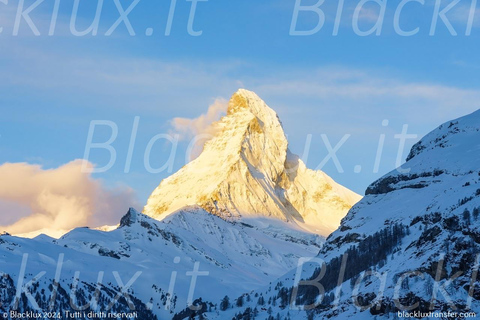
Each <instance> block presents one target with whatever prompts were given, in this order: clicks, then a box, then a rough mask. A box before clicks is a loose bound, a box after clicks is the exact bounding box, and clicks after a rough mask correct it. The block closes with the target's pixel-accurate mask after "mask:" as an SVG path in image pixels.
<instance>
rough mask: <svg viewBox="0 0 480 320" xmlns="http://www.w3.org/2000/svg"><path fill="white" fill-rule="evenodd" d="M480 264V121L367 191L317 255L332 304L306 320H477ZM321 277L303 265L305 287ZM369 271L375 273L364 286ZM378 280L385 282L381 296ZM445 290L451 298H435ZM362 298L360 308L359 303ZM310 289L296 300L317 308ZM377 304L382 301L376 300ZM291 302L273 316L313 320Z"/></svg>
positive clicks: (440, 137)
mask: <svg viewBox="0 0 480 320" xmlns="http://www.w3.org/2000/svg"><path fill="white" fill-rule="evenodd" d="M344 253H346V254H348V256H346V257H347V260H346V261H347V262H346V268H345V272H344V277H343V281H344V283H343V284H342V285H341V292H342V295H341V297H339V298H338V301H339V305H338V306H337V307H335V306H334V303H333V301H334V300H335V298H337V297H336V296H335V295H336V294H337V293H338V292H340V291H339V288H338V287H337V281H338V279H339V275H340V273H339V270H340V269H341V268H340V263H341V261H342V258H343V257H345V256H343V254H344ZM478 254H480V111H477V112H475V113H473V114H470V115H468V116H465V117H462V118H459V119H457V120H453V121H450V122H447V123H445V124H443V125H441V126H440V127H438V128H437V129H435V130H434V131H432V132H431V133H429V134H428V135H427V136H425V137H424V138H423V139H422V140H421V141H420V142H419V143H417V144H416V145H415V146H414V147H413V148H412V150H411V152H410V155H409V156H408V161H407V162H406V163H405V164H404V165H403V166H402V167H401V168H398V169H396V170H394V171H392V172H390V173H388V174H387V175H385V176H384V177H382V178H381V179H379V180H378V181H376V182H374V183H372V184H371V185H370V186H369V187H368V189H367V191H366V196H365V197H364V198H363V199H362V200H361V201H360V202H359V203H357V204H356V205H355V206H354V207H353V208H352V209H351V210H350V211H349V213H348V214H347V216H346V217H345V218H344V219H343V220H342V223H341V226H340V228H339V229H338V230H336V231H335V232H333V233H332V234H331V235H330V236H329V237H328V238H327V241H326V243H325V245H324V246H323V247H322V249H321V251H320V253H319V255H318V257H319V258H320V259H322V260H323V261H325V263H326V264H325V267H326V269H325V270H326V273H325V275H324V276H323V278H322V279H321V280H320V281H319V282H320V283H321V284H322V285H323V286H324V288H325V291H326V298H325V299H324V300H323V302H322V305H321V306H319V307H318V308H316V309H315V310H312V311H310V312H309V313H311V317H312V318H313V319H328V318H332V319H333V318H335V319H370V318H372V316H373V315H376V316H377V319H383V318H390V319H391V318H392V317H393V318H395V313H396V312H397V311H398V310H399V309H398V308H399V305H404V306H413V305H415V304H417V303H418V304H417V307H416V308H414V310H417V311H422V312H428V311H431V310H430V308H431V307H432V306H433V307H432V308H433V310H432V311H438V310H443V311H445V310H450V311H458V312H460V311H468V310H472V311H475V312H476V313H477V314H479V313H480V286H479V285H478V284H479V283H478V278H477V273H476V270H478V263H479V260H478V259H479V256H478ZM316 268H319V265H318V264H317V263H312V264H311V265H308V264H306V265H305V266H304V268H303V272H302V278H303V279H306V278H307V279H308V278H311V277H312V279H314V278H316V276H317V275H318V272H316V271H315V269H316ZM367 271H375V272H377V273H375V275H374V276H366V277H363V275H365V273H364V272H367ZM408 272H410V273H408ZM413 272H417V273H413ZM377 276H379V277H380V278H382V279H384V281H385V282H384V283H385V286H384V287H382V284H381V283H380V280H379V279H378V278H377ZM402 276H403V277H402ZM362 277H363V278H362ZM294 278H295V271H292V272H290V273H289V274H287V275H285V276H283V277H282V278H280V279H279V280H278V281H275V282H274V283H277V282H279V283H282V285H277V288H276V290H272V291H271V292H270V291H269V289H265V290H261V291H258V292H257V293H258V294H263V295H264V296H265V300H267V299H270V298H272V299H277V297H279V296H284V297H285V296H288V294H287V293H291V292H292V291H291V290H292V286H293V279H294ZM399 279H400V280H401V281H400V284H399ZM450 280H451V281H450ZM358 281H359V282H358ZM436 281H437V283H438V286H436V285H435V283H436ZM357 282H358V283H359V285H358V287H356V283H357ZM443 286H444V287H445V290H443V289H442V290H443V291H441V290H439V289H438V288H443ZM396 287H397V288H398V291H397V292H398V298H395V290H396V289H395V288H396ZM355 288H356V289H357V292H358V299H356V300H353V299H352V295H353V294H354V293H355V290H354V289H355ZM303 289H304V290H302V288H301V290H299V295H298V300H297V302H298V303H299V304H306V305H309V304H311V303H314V302H315V298H316V297H317V295H318V290H317V289H316V288H315V287H312V286H310V287H308V286H307V287H303ZM437 289H438V290H437ZM380 295H383V299H382V300H381V301H379V300H378V299H377V300H375V298H376V297H379V296H380ZM469 296H471V297H472V298H469ZM285 301H287V302H285ZM285 301H284V302H283V306H280V308H279V307H278V306H279V303H278V301H277V307H276V308H275V307H274V306H272V308H274V311H273V312H274V314H275V313H277V312H279V313H280V314H281V315H282V316H284V317H285V316H286V314H287V312H290V315H291V316H292V319H293V318H298V319H301V318H306V313H305V311H295V310H288V308H285V309H284V308H282V307H285V306H286V304H285V303H287V304H288V303H289V301H290V300H289V296H288V299H286V300H285ZM354 301H356V303H358V304H357V305H355V302H354ZM469 301H470V302H469ZM377 302H378V303H377ZM370 303H372V304H373V306H369V304H370ZM247 307H251V308H253V307H255V306H254V305H247V306H244V307H243V310H245V308H247ZM267 308H268V306H267ZM455 308H456V309H455ZM231 312H232V314H235V313H238V312H239V310H238V309H237V310H232V311H231ZM240 312H243V311H240ZM223 316H224V317H225V316H230V315H225V314H224V315H223ZM263 316H264V315H263V314H260V315H259V317H263ZM265 316H267V315H266V314H265ZM213 318H215V317H213ZM220 318H221V317H220ZM220 318H219V319H220Z"/></svg>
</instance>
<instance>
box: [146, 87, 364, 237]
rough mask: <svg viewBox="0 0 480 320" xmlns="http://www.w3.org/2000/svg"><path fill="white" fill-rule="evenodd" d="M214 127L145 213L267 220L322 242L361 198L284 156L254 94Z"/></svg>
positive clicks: (273, 118) (277, 127) (274, 120)
mask: <svg viewBox="0 0 480 320" xmlns="http://www.w3.org/2000/svg"><path fill="white" fill-rule="evenodd" d="M214 128H215V131H216V132H217V133H216V134H215V135H214V137H213V138H212V139H211V140H209V141H208V142H207V143H206V145H205V147H204V150H203V152H202V153H201V154H200V156H199V157H198V158H197V159H195V160H194V161H192V162H191V163H189V164H188V165H186V166H185V167H183V168H182V169H181V170H180V171H178V172H177V173H175V174H174V175H172V176H170V177H169V178H167V179H165V180H163V181H162V183H161V184H160V186H159V187H158V188H157V189H155V190H154V191H153V193H152V195H151V196H150V198H149V199H148V202H147V205H146V206H145V209H144V213H145V214H147V215H149V216H151V217H154V218H156V219H159V220H161V219H163V218H164V217H167V216H168V215H170V214H171V213H173V212H175V211H177V210H178V209H181V208H183V207H185V206H189V205H198V206H200V207H202V208H203V209H205V210H206V211H207V212H210V213H212V214H215V215H217V216H219V217H222V218H224V219H235V218H238V217H259V216H260V217H262V216H267V217H271V218H276V219H280V220H283V221H288V222H290V223H293V224H296V225H299V226H301V227H302V228H304V229H305V230H309V231H312V232H314V233H318V234H320V235H323V236H325V237H326V236H328V235H329V234H330V233H331V232H332V231H334V230H335V229H337V228H338V226H339V224H340V220H341V219H342V218H343V217H344V216H345V214H346V212H347V211H348V209H350V208H351V207H352V205H354V204H355V203H356V202H358V201H359V200H360V199H361V197H360V196H359V195H358V194H356V193H354V192H352V191H350V190H348V189H346V188H345V187H343V186H341V185H339V184H337V183H336V182H335V181H333V180H332V179H331V178H330V177H329V176H327V175H326V174H325V173H324V172H322V171H313V170H309V169H307V168H306V167H305V164H304V163H303V162H302V160H300V159H299V158H298V157H297V156H295V155H293V154H292V153H291V152H290V151H289V149H288V141H287V139H286V137H285V133H284V132H283V128H282V125H281V123H280V120H279V119H278V116H277V114H276V113H275V111H273V110H272V109H270V108H269V107H268V106H267V105H266V104H265V102H263V101H262V100H261V99H260V98H259V97H258V96H257V95H256V94H255V93H253V92H251V91H247V90H243V89H241V90H239V91H238V92H236V93H235V94H234V95H233V97H232V98H231V100H230V102H229V105H228V110H227V115H226V116H225V117H223V118H222V119H221V120H220V121H219V122H217V123H215V124H214ZM192 182H194V183H192ZM186 186H188V187H186Z"/></svg>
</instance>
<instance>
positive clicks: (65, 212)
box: [0, 160, 138, 235]
mask: <svg viewBox="0 0 480 320" xmlns="http://www.w3.org/2000/svg"><path fill="white" fill-rule="evenodd" d="M82 163H83V160H75V161H72V162H70V163H67V164H65V165H62V166H61V167H58V168H55V169H48V170H47V169H43V168H42V167H41V166H39V165H32V164H28V163H5V164H3V165H0V177H1V179H0V200H1V201H0V211H1V212H2V215H9V217H8V219H5V217H4V218H3V219H2V220H1V221H2V222H1V223H5V222H6V221H10V222H11V221H12V220H13V218H12V216H14V217H17V219H16V221H15V222H13V223H10V224H8V225H5V226H1V227H0V230H1V231H7V232H9V233H11V234H32V235H34V234H35V233H39V232H40V231H42V232H44V233H47V234H50V235H58V234H59V233H61V232H65V231H68V230H70V229H73V228H75V227H80V226H100V225H104V224H117V223H118V220H119V218H120V216H121V215H122V214H123V213H125V212H126V210H127V209H128V207H129V206H138V203H137V202H136V200H135V194H134V192H133V190H131V189H130V188H128V187H118V188H115V189H109V188H106V187H105V186H104V185H103V184H102V182H101V180H98V179H94V178H92V177H91V176H90V174H89V173H87V172H82ZM88 166H90V167H91V166H92V164H90V163H88ZM12 204H16V205H17V207H18V208H29V210H30V212H29V214H28V215H26V216H25V212H22V213H21V214H17V213H16V212H14V211H12V208H13V210H14V208H15V206H12ZM23 211H24V210H23ZM22 216H23V217H22Z"/></svg>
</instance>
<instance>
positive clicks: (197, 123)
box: [171, 98, 228, 140]
mask: <svg viewBox="0 0 480 320" xmlns="http://www.w3.org/2000/svg"><path fill="white" fill-rule="evenodd" d="M227 106H228V102H227V101H226V100H225V99H224V98H217V99H215V102H214V103H213V104H211V105H210V106H209V107H208V110H207V112H206V113H205V114H202V115H200V116H199V117H197V118H193V119H190V118H174V119H173V120H172V121H171V125H172V128H173V130H174V131H175V132H176V133H178V134H179V135H180V139H182V140H188V139H192V138H193V137H195V136H197V135H203V134H206V135H214V134H215V132H216V131H217V128H216V126H215V125H214V123H215V122H216V121H218V120H220V118H221V117H222V116H223V115H225V114H226V112H227Z"/></svg>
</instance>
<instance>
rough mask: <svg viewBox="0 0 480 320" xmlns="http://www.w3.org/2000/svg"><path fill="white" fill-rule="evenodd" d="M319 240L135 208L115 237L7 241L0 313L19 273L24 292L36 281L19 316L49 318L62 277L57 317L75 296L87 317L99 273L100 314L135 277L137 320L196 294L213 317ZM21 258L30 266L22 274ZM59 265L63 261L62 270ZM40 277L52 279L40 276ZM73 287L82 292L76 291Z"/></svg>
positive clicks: (2, 240)
mask: <svg viewBox="0 0 480 320" xmlns="http://www.w3.org/2000/svg"><path fill="white" fill-rule="evenodd" d="M322 241H323V239H322V238H321V237H319V236H316V235H312V234H309V233H305V232H303V231H301V230H294V229H292V228H290V227H287V226H286V223H285V222H282V221H278V220H272V219H268V218H265V219H261V220H252V221H250V220H248V219H247V220H242V221H238V222H235V223H232V222H227V221H224V220H222V219H220V218H218V217H216V216H213V215H211V214H209V213H207V212H205V211H204V210H203V209H201V208H198V207H191V208H185V209H183V210H182V211H179V212H177V213H175V214H174V215H171V216H170V217H169V218H167V219H165V220H163V221H161V222H160V221H156V220H154V219H151V218H150V217H148V216H145V215H143V214H141V213H139V212H136V211H135V210H134V209H130V210H129V212H128V213H127V214H126V215H125V216H124V217H123V218H122V221H121V223H120V225H119V227H118V229H116V230H114V231H110V232H103V231H99V230H92V229H88V228H79V229H75V230H73V231H71V232H70V233H68V234H66V235H64V236H63V237H62V238H60V239H58V240H55V239H52V238H48V237H46V236H39V237H37V238H35V239H22V238H17V237H12V236H9V235H3V236H0V266H1V270H0V274H2V275H3V277H0V297H1V302H2V305H1V306H0V308H2V309H3V310H0V311H4V310H11V308H13V306H14V305H15V295H16V290H17V288H18V283H19V279H22V277H21V275H23V276H24V277H23V278H24V280H23V284H24V285H28V282H29V281H31V280H32V279H33V278H34V277H36V278H37V279H36V280H38V281H36V280H33V281H32V283H31V286H30V288H26V287H25V288H24V289H25V290H23V291H22V292H21V294H20V299H19V300H20V304H19V306H18V308H17V310H20V311H25V310H35V308H36V307H38V308H39V309H41V310H43V311H47V310H48V308H49V301H50V299H51V296H52V292H54V290H53V287H52V285H53V284H54V279H55V275H56V273H57V270H60V273H59V278H58V279H59V280H60V281H59V283H60V289H59V290H58V292H59V293H58V295H57V296H59V299H60V300H58V301H57V302H55V306H54V308H53V310H56V311H58V310H72V307H71V304H70V301H69V300H70V295H73V296H74V297H75V299H74V304H73V305H79V306H84V305H87V307H86V309H88V310H90V301H91V299H92V296H93V297H94V296H95V290H96V288H97V282H98V279H99V278H98V277H99V276H100V275H101V274H103V279H101V281H100V287H99V288H100V289H99V290H100V291H99V292H100V295H101V298H100V301H99V302H98V304H99V310H106V309H107V307H108V305H109V304H110V303H111V302H112V301H113V300H114V298H115V296H116V295H117V294H118V293H119V292H120V294H121V287H122V284H123V285H125V286H127V283H128V282H129V281H130V280H131V279H133V280H134V282H133V285H132V286H131V287H130V288H127V289H129V290H128V292H129V295H130V297H131V300H132V303H134V305H135V309H136V310H139V311H143V313H142V317H140V319H155V318H156V317H158V319H171V318H172V317H174V315H175V313H177V312H178V311H179V310H182V309H184V308H185V307H186V306H187V305H188V298H189V297H188V293H189V290H190V288H191V287H193V289H194V292H193V296H192V298H195V299H196V298H198V297H203V298H204V299H205V298H208V300H209V301H212V306H211V308H212V310H215V306H214V304H218V302H219V301H220V299H221V298H222V297H223V296H224V295H226V294H231V295H240V294H242V293H243V292H246V291H250V290H252V289H253V288H259V287H261V286H263V285H266V284H268V282H269V281H272V280H274V279H275V278H278V277H279V276H281V275H282V274H284V273H286V272H287V271H288V270H289V269H291V268H294V267H295V265H296V263H297V261H298V259H299V258H300V257H304V256H308V257H312V256H314V255H315V254H316V253H317V252H318V250H319V248H320V244H321V243H322ZM22 259H26V260H25V263H24V265H25V270H24V272H22V268H21V266H22ZM59 259H60V261H61V262H62V263H58V261H59ZM196 263H198V270H199V272H201V273H204V272H208V275H206V274H204V275H201V276H198V277H197V280H196V282H197V283H196V285H195V286H193V285H192V286H191V284H192V276H191V275H190V276H188V275H187V272H192V271H193V270H194V268H195V264H196ZM40 272H46V273H45V274H44V275H40V276H36V275H38V274H39V273H40ZM76 272H79V274H78V275H77V276H75V273H76ZM139 272H141V274H137V273H139ZM172 274H175V280H174V281H173V282H172V280H171V279H172ZM115 275H117V277H118V278H119V279H120V280H118V279H117V278H115ZM136 275H137V276H138V278H136ZM75 278H78V279H79V281H75ZM76 282H78V289H72V288H71V286H72V285H73V287H74V288H75V283H76ZM170 286H172V287H171V293H173V294H172V295H171V298H169V294H168V293H169V288H170ZM20 288H22V285H20ZM29 292H31V298H30V299H29V298H28V293H29ZM94 300H95V299H93V300H92V301H94ZM76 301H78V302H76ZM118 302H119V304H118V305H115V308H118V310H120V311H124V312H128V311H129V310H130V308H129V307H130V306H129V304H128V301H127V300H126V299H124V298H122V299H119V300H118ZM191 302H193V299H192V300H191V301H190V304H191ZM115 308H114V309H112V310H115Z"/></svg>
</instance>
